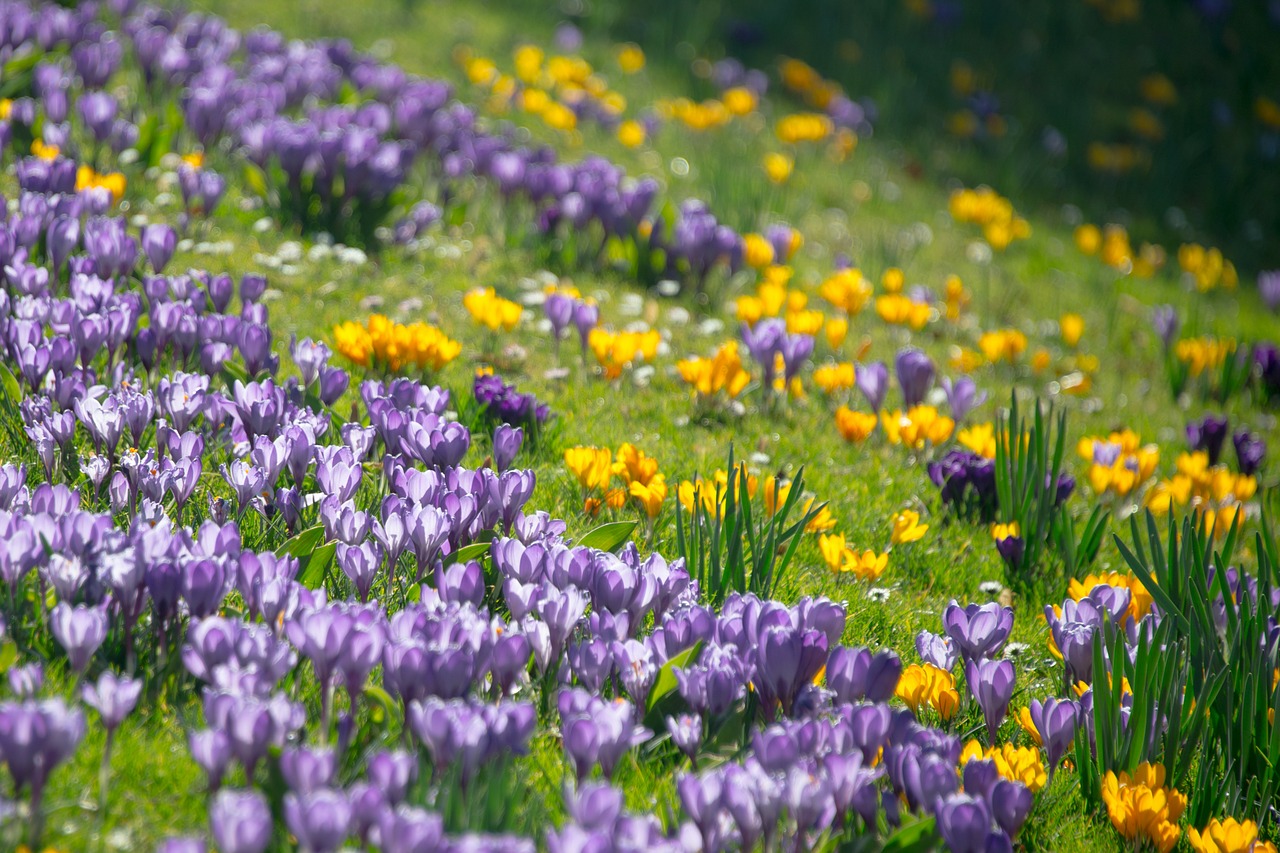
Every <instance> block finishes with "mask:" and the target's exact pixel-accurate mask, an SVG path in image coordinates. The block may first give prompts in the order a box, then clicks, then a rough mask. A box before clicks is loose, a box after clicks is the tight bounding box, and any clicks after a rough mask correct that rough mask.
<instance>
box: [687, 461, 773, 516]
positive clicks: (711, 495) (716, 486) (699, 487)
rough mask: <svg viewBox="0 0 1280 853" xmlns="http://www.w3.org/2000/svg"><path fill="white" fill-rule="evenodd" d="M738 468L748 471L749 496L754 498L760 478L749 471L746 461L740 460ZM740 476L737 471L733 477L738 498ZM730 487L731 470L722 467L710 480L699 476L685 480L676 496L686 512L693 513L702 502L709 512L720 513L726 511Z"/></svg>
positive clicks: (738, 469) (733, 486) (735, 493)
mask: <svg viewBox="0 0 1280 853" xmlns="http://www.w3.org/2000/svg"><path fill="white" fill-rule="evenodd" d="M736 470H737V471H745V472H746V473H747V497H750V498H754V497H755V496H756V491H757V490H758V489H759V487H760V479H759V478H758V477H757V476H756V475H755V474H752V473H750V472H749V471H747V466H746V463H745V462H740V463H739V464H738V466H737V469H736ZM739 476H740V475H739V474H737V473H735V475H734V477H733V485H732V488H733V490H734V495H735V499H737V498H736V496H737V490H738V487H739ZM729 489H730V485H729V472H728V471H726V470H724V469H723V468H721V469H720V470H718V471H716V472H715V473H714V474H712V475H711V479H710V480H704V479H701V478H699V479H696V480H685V481H683V482H682V483H680V485H679V487H677V489H676V497H677V498H679V500H680V505H681V506H682V507H684V510H685V512H690V513H691V512H693V508H694V506H695V505H696V504H701V505H702V507H703V508H704V509H706V510H707V512H711V513H715V514H717V515H719V514H721V513H723V512H724V500H725V496H726V495H727V494H728V492H729Z"/></svg>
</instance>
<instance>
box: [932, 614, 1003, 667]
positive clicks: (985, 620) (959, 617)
mask: <svg viewBox="0 0 1280 853" xmlns="http://www.w3.org/2000/svg"><path fill="white" fill-rule="evenodd" d="M942 627H943V630H945V631H946V633H947V636H949V637H950V638H951V640H952V641H953V642H954V643H955V644H956V646H957V647H959V649H960V654H961V655H962V656H963V657H964V659H965V660H966V661H971V660H979V659H981V658H988V657H991V656H993V655H995V654H997V653H998V652H999V651H1000V650H1001V649H1002V648H1004V644H1005V643H1006V642H1008V640H1009V634H1010V632H1011V631H1013V608H1011V607H1003V606H1001V605H1000V604H999V603H997V602H994V601H990V602H987V603H986V604H970V605H967V606H965V607H961V606H960V605H959V604H957V603H956V602H955V601H954V600H952V602H951V603H950V604H948V605H947V608H946V609H945V610H944V611H943V612H942Z"/></svg>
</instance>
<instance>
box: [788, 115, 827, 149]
mask: <svg viewBox="0 0 1280 853" xmlns="http://www.w3.org/2000/svg"><path fill="white" fill-rule="evenodd" d="M834 130H835V126H834V125H833V124H832V122H831V119H830V117H828V116H825V115H823V114H822V113H792V114H791V115H788V116H783V117H782V118H780V119H778V124H777V126H776V127H775V128H774V133H775V134H777V137H778V139H779V140H780V141H782V142H785V143H787V144H789V145H795V144H796V143H800V142H821V141H822V140H824V139H826V138H827V137H828V136H830V135H831V133H832V131H834Z"/></svg>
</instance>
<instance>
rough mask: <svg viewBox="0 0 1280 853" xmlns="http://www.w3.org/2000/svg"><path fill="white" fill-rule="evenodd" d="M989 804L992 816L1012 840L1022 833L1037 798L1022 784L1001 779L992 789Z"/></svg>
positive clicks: (988, 798) (988, 799)
mask: <svg viewBox="0 0 1280 853" xmlns="http://www.w3.org/2000/svg"><path fill="white" fill-rule="evenodd" d="M987 802H988V803H990V804H991V815H992V816H993V817H994V818H995V819H996V824H998V825H999V827H1000V828H1001V829H1003V830H1004V832H1005V834H1006V835H1008V836H1009V838H1010V839H1015V838H1017V837H1018V833H1019V832H1021V831H1022V825H1023V824H1024V823H1026V822H1027V816H1028V815H1030V814H1031V806H1032V805H1034V803H1035V797H1033V796H1032V794H1031V789H1030V788H1028V787H1027V786H1026V785H1023V784H1022V783H1021V782H1011V781H1009V780H1008V779H999V780H997V781H996V783H995V784H994V785H993V786H992V787H991V794H990V795H989V796H988V797H987Z"/></svg>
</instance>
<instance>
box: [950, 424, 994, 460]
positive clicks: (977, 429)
mask: <svg viewBox="0 0 1280 853" xmlns="http://www.w3.org/2000/svg"><path fill="white" fill-rule="evenodd" d="M956 441H958V442H959V443H960V446H961V447H965V448H968V449H969V450H972V451H973V452H974V453H976V454H978V455H979V456H982V457H985V458H987V459H995V458H996V428H995V427H994V426H993V425H992V424H991V422H990V421H987V422H985V423H980V424H974V425H973V426H971V427H968V428H967V429H962V430H960V432H959V433H957V434H956Z"/></svg>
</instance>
